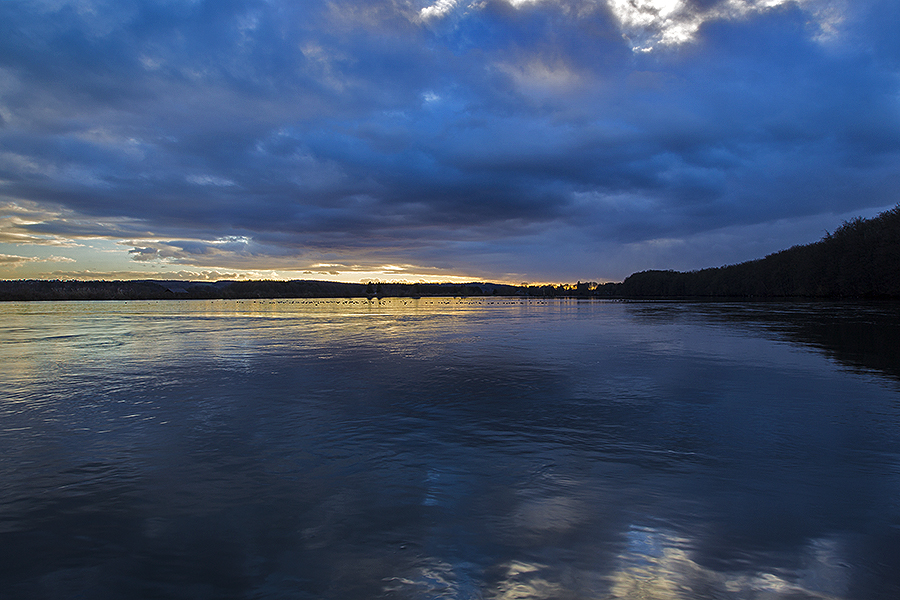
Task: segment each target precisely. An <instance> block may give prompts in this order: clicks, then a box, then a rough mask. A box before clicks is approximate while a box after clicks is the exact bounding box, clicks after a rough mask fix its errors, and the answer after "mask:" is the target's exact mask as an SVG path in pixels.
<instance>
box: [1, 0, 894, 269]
mask: <svg viewBox="0 0 900 600" xmlns="http://www.w3.org/2000/svg"><path fill="white" fill-rule="evenodd" d="M644 5H646V6H648V7H649V8H647V9H646V11H645V12H644V13H640V14H637V13H635V14H633V15H631V16H629V14H627V13H625V12H622V11H624V10H626V8H627V6H635V5H627V6H626V5H625V4H622V3H618V4H617V3H615V2H612V1H610V2H599V1H597V2H587V1H584V2H576V1H571V2H552V1H544V2H540V1H539V2H524V3H521V2H505V1H499V0H496V1H489V2H486V3H484V2H483V3H475V4H472V3H468V2H438V3H436V4H433V5H431V6H430V7H429V6H428V5H427V4H426V3H424V2H423V3H414V2H400V1H394V2H391V1H385V2H372V3H365V4H364V5H358V4H357V3H340V2H313V1H308V2H275V1H262V0H260V1H252V0H228V1H216V2H212V1H209V2H205V1H187V0H186V1H183V2H176V1H172V2H162V1H160V2H150V1H145V2H102V1H95V2H91V1H82V2H76V1H71V2H67V1H64V0H57V1H52V0H45V1H39V2H19V1H7V2H4V3H2V4H0V119H2V121H0V186H2V187H0V194H3V196H4V197H5V198H6V200H7V201H32V202H36V203H43V204H46V205H48V206H49V205H53V206H61V207H63V208H64V209H65V210H67V211H69V213H67V214H66V215H64V216H61V217H58V218H55V219H48V220H34V221H32V222H30V223H29V224H27V225H22V224H17V225H15V226H16V227H17V228H19V229H22V228H23V227H27V228H28V231H29V233H30V234H34V235H41V234H45V235H67V234H68V235H71V236H73V237H78V236H82V237H89V236H91V235H95V236H97V237H107V238H111V239H115V238H117V237H118V239H123V240H132V241H133V242H134V243H133V250H132V251H131V256H132V258H133V259H134V260H137V261H151V260H169V261H172V262H182V263H184V264H212V263H211V262H210V261H214V260H220V261H221V264H217V265H216V266H223V267H224V266H227V264H225V263H226V262H227V260H229V259H233V260H239V261H240V262H241V264H250V263H251V262H253V261H256V264H258V265H265V262H266V259H267V257H268V258H271V259H272V260H276V259H278V258H281V257H285V256H290V255H295V256H298V257H299V256H303V255H304V253H306V252H309V251H317V252H325V251H330V250H334V251H341V252H351V253H357V255H358V256H362V257H365V260H369V261H372V263H373V264H375V263H377V262H379V261H380V262H382V263H384V262H391V261H393V262H397V261H401V262H404V263H415V264H420V265H422V266H423V267H425V266H429V267H430V266H441V267H442V268H446V269H449V270H453V269H456V270H466V269H469V270H470V271H472V272H483V273H511V272H516V273H529V272H532V273H534V278H540V277H547V276H548V275H550V274H551V273H552V272H553V266H552V265H550V264H546V263H547V257H548V256H554V257H557V259H558V261H559V262H560V263H565V264H560V265H559V267H558V269H560V270H562V268H563V266H565V267H566V268H571V269H575V268H577V269H581V270H582V271H585V270H587V274H590V275H595V276H600V277H602V276H604V275H605V273H604V272H603V270H602V266H598V265H596V264H593V262H594V261H595V260H597V259H598V258H602V257H603V256H604V255H603V254H602V252H604V251H611V250H609V249H610V248H614V247H615V245H616V244H641V243H649V242H650V241H653V240H659V239H668V240H673V239H674V240H678V239H687V238H690V237H691V236H694V237H696V236H701V237H702V236H705V235H708V234H709V233H710V232H713V231H716V230H720V229H722V228H740V227H754V226H757V225H759V224H761V223H766V222H774V221H777V220H783V219H791V218H809V217H810V216H812V215H820V214H832V215H837V214H844V213H848V212H853V211H860V210H865V209H871V208H873V207H882V206H886V205H890V204H893V203H895V202H897V200H898V197H897V195H896V193H895V190H896V189H898V184H900V179H898V168H897V165H898V158H900V109H898V93H900V83H898V69H900V65H898V56H900V48H898V42H897V41H896V35H894V33H893V30H894V28H895V27H894V26H895V25H896V23H898V22H900V14H898V9H897V7H896V4H895V3H892V2H887V1H886V0H885V1H878V0H872V1H869V2H861V3H860V2H858V3H853V4H852V5H851V4H849V3H844V2H841V1H839V0H822V1H816V0H807V1H805V2H788V1H785V2H783V3H781V4H780V5H779V6H776V7H774V8H771V9H769V8H765V7H764V6H763V5H762V3H757V2H753V1H751V0H718V1H714V0H702V1H700V0H693V1H691V2H684V3H682V4H681V5H680V7H679V8H678V10H676V11H674V12H671V14H669V13H666V12H665V11H666V10H667V9H666V8H665V7H666V6H668V5H666V4H659V3H657V4H654V3H653V2H647V3H644ZM623 7H625V8H623ZM422 9H425V12H423V11H422ZM429 11H430V12H429ZM617 11H618V12H617ZM648 15H649V16H648ZM639 17H640V19H644V21H641V20H640V19H639ZM645 17H646V18H645ZM629 19H630V20H629ZM642 23H643V24H642ZM684 32H687V33H684ZM682 34H683V35H686V36H687V37H688V38H690V39H688V40H680V41H679V43H676V42H673V41H672V40H673V39H675V36H677V35H682ZM667 36H668V37H667ZM639 38H640V39H639ZM651 48H652V50H651ZM645 50H647V51H645ZM92 229H93V230H92ZM139 232H143V233H139ZM142 240H144V241H142ZM154 240H155V241H154ZM160 240H168V241H165V242H163V241H160ZM175 240H185V241H183V242H178V241H175ZM223 240H224V241H223ZM227 240H232V241H231V242H229V241H227ZM233 240H242V241H240V242H239V243H238V242H234V241H233ZM573 240H578V243H579V244H589V245H595V246H596V248H597V252H598V254H596V255H594V257H593V258H592V257H591V255H590V254H584V253H570V255H569V256H570V258H569V259H566V257H565V256H564V255H562V254H561V253H558V252H556V251H549V250H547V248H548V247H551V246H552V247H555V248H557V249H559V248H569V246H570V245H571V244H572V243H573ZM807 241H811V240H809V239H793V240H792V239H779V240H773V242H772V243H773V244H776V245H775V246H774V247H772V248H770V249H769V251H772V250H776V249H778V248H779V247H781V245H790V244H793V243H799V242H807ZM151 242H152V243H151ZM604 248H605V249H606V250H603V249H604ZM713 251H718V250H716V249H714V248H712V247H710V252H713ZM576 254H578V256H580V258H579V259H578V261H579V262H578V264H577V265H574V266H573V264H574V263H572V262H571V261H572V260H574V256H575V255H576ZM453 257H458V260H456V261H454V258H453ZM733 257H737V258H740V259H745V258H753V256H737V255H736V254H735V255H732V256H729V257H726V258H725V259H724V260H723V259H722V258H721V257H720V256H714V255H710V256H709V257H708V259H706V260H705V264H704V262H703V261H704V258H702V253H700V254H699V255H698V258H697V261H700V264H695V265H693V266H696V267H699V266H705V265H706V264H720V263H721V262H725V261H727V260H728V259H729V258H733ZM191 261H198V262H191ZM203 261H206V262H203ZM535 264H541V266H540V272H537V271H535V270H533V269H532V267H531V266H530V265H535ZM647 266H648V265H644V264H633V265H631V266H630V268H631V270H639V269H641V268H646V267H647ZM262 268H264V267H262ZM623 268H624V269H627V268H629V267H623ZM530 269H531V270H530ZM624 274H627V272H624V273H622V272H621V271H620V270H617V271H616V273H615V275H618V276H621V275H624Z"/></svg>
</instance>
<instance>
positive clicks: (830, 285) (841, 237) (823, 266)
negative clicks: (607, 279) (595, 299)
mask: <svg viewBox="0 0 900 600" xmlns="http://www.w3.org/2000/svg"><path fill="white" fill-rule="evenodd" d="M601 289H602V290H603V295H604V296H610V297H623V298H640V297H742V298H788V297H801V298H870V299H876V298H900V205H898V206H896V207H894V208H893V209H891V210H888V211H885V212H883V213H881V214H879V215H878V216H876V217H873V218H871V219H862V218H859V217H857V218H855V219H853V220H851V221H847V222H844V224H843V225H841V226H840V227H839V228H838V229H837V230H836V231H835V232H834V233H830V234H827V235H826V236H825V237H824V238H822V239H821V240H819V241H818V242H815V243H812V244H806V245H802V246H794V247H792V248H789V249H787V250H782V251H781V252H776V253H775V254H770V255H769V256H766V257H765V258H761V259H758V260H753V261H749V262H744V263H740V264H736V265H730V266H725V267H718V268H711V269H702V270H699V271H691V272H688V273H683V272H676V271H643V272H641V273H635V274H633V275H631V276H629V277H628V278H626V279H625V281H623V282H622V283H621V284H612V285H608V286H603V287H602V288H601Z"/></svg>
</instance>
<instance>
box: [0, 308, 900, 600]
mask: <svg viewBox="0 0 900 600" xmlns="http://www.w3.org/2000/svg"><path fill="white" fill-rule="evenodd" d="M898 348H900V305H897V304H797V303H794V304H790V303H768V304H741V303H709V304H676V303H611V302H588V301H550V302H544V301H538V300H530V301H529V300H523V299H493V300H473V299H420V300H410V299H406V300H399V299H383V300H380V301H379V300H365V299H357V300H279V301H268V300H260V301H166V302H82V303H77V302H39V303H6V304H0V385H2V387H0V558H2V560H0V597H2V598H4V599H5V598H9V599H19V598H22V599H25V598H28V599H32V598H54V599H55V598H162V597H165V598H191V599H194V598H300V599H307V598H333V599H355V598H403V599H405V598H422V599H424V598H458V599H462V598H465V599H474V598H485V599H512V598H534V599H551V598H552V599H581V598H584V599H587V598H591V599H594V598H597V599H611V598H648V599H649V598H666V599H670V598H685V599H688V598H690V599H695V598H699V599H703V598H717V599H718V598H722V599H730V598H741V599H744V598H752V599H767V600H769V599H792V600H793V599H800V598H837V599H856V598H859V599H869V598H892V599H893V598H897V597H900V360H898V352H900V351H898Z"/></svg>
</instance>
